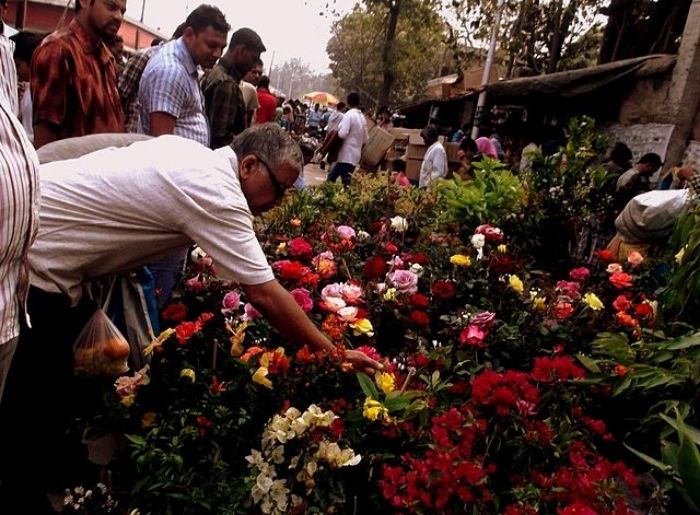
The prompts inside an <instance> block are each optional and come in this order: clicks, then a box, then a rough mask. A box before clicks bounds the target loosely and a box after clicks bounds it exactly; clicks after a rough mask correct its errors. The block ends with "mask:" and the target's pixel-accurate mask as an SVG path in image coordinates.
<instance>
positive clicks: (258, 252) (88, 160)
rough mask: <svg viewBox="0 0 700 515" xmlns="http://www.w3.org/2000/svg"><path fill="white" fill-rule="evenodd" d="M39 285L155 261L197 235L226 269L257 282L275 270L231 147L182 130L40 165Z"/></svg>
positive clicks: (62, 285)
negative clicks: (206, 144)
mask: <svg viewBox="0 0 700 515" xmlns="http://www.w3.org/2000/svg"><path fill="white" fill-rule="evenodd" d="M40 179H41V211H40V225H39V227H40V228H39V233H38V235H37V239H36V242H35V243H34V246H33V247H32V248H31V250H30V253H29V262H30V266H31V283H32V285H34V286H36V287H38V288H41V289H43V290H46V291H50V292H63V293H65V294H66V295H68V296H69V297H70V299H71V302H72V303H73V304H74V305H75V304H76V303H77V302H78V300H79V299H80V295H81V285H82V283H84V282H86V281H91V280H93V279H97V278H100V277H105V276H109V275H113V274H115V273H118V272H122V271H126V270H131V269H134V268H137V267H139V266H142V265H144V264H146V263H150V262H153V261H156V260H158V259H160V258H162V257H164V256H166V255H169V254H172V253H173V252H174V251H177V250H179V249H184V248H186V247H187V246H189V245H191V244H192V243H194V242H197V243H198V244H199V245H200V246H201V247H202V248H203V249H204V250H205V251H206V252H207V253H209V255H211V257H212V258H213V259H214V261H215V263H216V265H217V268H218V271H219V274H220V275H221V276H222V277H224V278H227V279H233V280H236V281H239V282H241V283H243V284H248V285H255V284H262V283H265V282H268V281H271V280H272V279H273V278H274V275H273V273H272V270H271V269H270V266H269V265H268V263H267V259H266V258H265V255H264V253H263V251H262V249H261V248H260V244H259V243H258V241H257V239H256V237H255V232H254V230H253V216H252V215H251V213H250V209H249V208H248V204H247V202H246V200H245V197H244V196H243V192H242V190H241V186H240V183H239V180H238V161H237V159H236V155H235V154H234V152H233V150H232V149H231V148H230V147H223V148H220V149H218V150H216V151H214V150H210V149H209V148H207V147H204V146H203V145H200V144H199V143H197V142H195V141H192V140H189V139H185V138H182V137H178V136H161V137H159V138H154V139H151V140H148V141H141V142H137V143H134V144H132V145H130V146H128V147H125V148H107V149H105V150H100V151H97V152H93V153H91V154H87V155H85V156H83V157H80V158H78V159H72V160H67V161H57V162H52V163H47V164H44V165H41V169H40Z"/></svg>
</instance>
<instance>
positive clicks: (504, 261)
mask: <svg viewBox="0 0 700 515" xmlns="http://www.w3.org/2000/svg"><path fill="white" fill-rule="evenodd" d="M515 264H516V263H515V261H513V259H511V258H510V257H509V256H505V255H497V256H495V257H493V258H492V259H491V261H490V262H489V270H491V271H492V272H493V273H494V274H499V275H500V274H507V273H509V272H513V271H514V270H515Z"/></svg>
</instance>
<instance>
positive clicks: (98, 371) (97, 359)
mask: <svg viewBox="0 0 700 515" xmlns="http://www.w3.org/2000/svg"><path fill="white" fill-rule="evenodd" d="M73 356H74V358H75V373H76V374H78V375H87V376H95V375H107V376H118V375H121V374H123V373H125V372H127V371H128V370H129V365H128V363H127V360H128V358H129V342H127V341H126V338H124V336H123V335H122V333H120V332H119V329H117V327H116V326H115V325H114V324H113V323H112V321H111V320H110V319H109V317H107V315H106V314H105V312H104V311H102V310H101V309H98V310H97V311H95V314H94V315H92V316H91V317H90V320H88V323H87V324H85V327H84V328H83V330H82V331H80V334H79V335H78V338H77V339H76V340H75V343H74V344H73Z"/></svg>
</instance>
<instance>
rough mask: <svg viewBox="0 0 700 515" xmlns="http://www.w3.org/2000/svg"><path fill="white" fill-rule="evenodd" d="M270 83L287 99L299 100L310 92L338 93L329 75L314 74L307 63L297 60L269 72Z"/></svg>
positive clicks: (291, 60)
mask: <svg viewBox="0 0 700 515" xmlns="http://www.w3.org/2000/svg"><path fill="white" fill-rule="evenodd" d="M270 83H271V84H272V86H273V87H275V88H277V89H278V90H279V91H281V92H282V93H284V95H285V96H286V97H287V98H289V99H292V98H301V96H302V95H304V94H305V93H309V92H310V91H329V92H332V93H339V92H338V88H337V85H336V83H335V80H333V78H332V77H331V76H330V75H329V74H320V73H316V72H314V71H313V70H312V69H311V66H310V65H309V64H308V63H306V62H304V61H302V60H301V59H298V58H294V59H290V60H289V61H286V62H284V63H282V64H280V65H275V66H274V67H273V68H272V70H271V72H270Z"/></svg>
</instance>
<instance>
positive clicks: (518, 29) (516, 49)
mask: <svg viewBox="0 0 700 515" xmlns="http://www.w3.org/2000/svg"><path fill="white" fill-rule="evenodd" d="M531 3H532V0H523V1H522V2H521V3H520V12H519V13H518V19H517V21H516V22H515V24H514V25H513V30H512V31H511V33H510V40H511V42H512V43H511V45H510V48H509V49H508V70H507V71H506V78H508V79H510V78H512V77H513V68H514V67H515V59H516V55H517V54H521V53H523V52H522V50H523V49H522V46H524V45H523V43H522V41H523V27H524V26H525V19H526V16H527V13H528V12H529V11H530V4H531ZM516 41H518V42H520V43H519V45H522V46H519V45H518V44H516V43H515V42H516Z"/></svg>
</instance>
